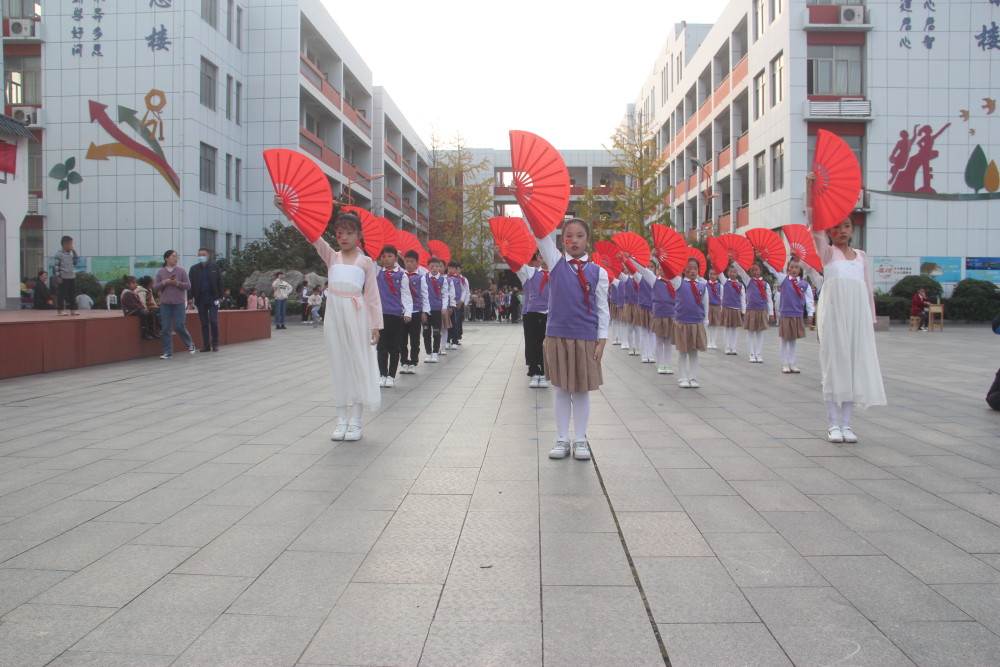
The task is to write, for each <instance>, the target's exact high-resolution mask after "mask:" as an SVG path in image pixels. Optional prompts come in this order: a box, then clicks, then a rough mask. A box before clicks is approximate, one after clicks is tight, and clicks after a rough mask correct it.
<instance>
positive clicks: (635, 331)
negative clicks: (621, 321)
mask: <svg viewBox="0 0 1000 667" xmlns="http://www.w3.org/2000/svg"><path fill="white" fill-rule="evenodd" d="M627 326H628V346H629V348H631V349H636V348H638V347H639V327H638V326H636V325H635V324H629V325H627Z"/></svg>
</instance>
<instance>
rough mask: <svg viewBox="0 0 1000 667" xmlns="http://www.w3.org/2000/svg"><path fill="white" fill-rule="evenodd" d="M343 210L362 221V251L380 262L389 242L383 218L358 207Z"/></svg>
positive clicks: (344, 207) (342, 208)
mask: <svg viewBox="0 0 1000 667" xmlns="http://www.w3.org/2000/svg"><path fill="white" fill-rule="evenodd" d="M341 210H342V211H344V212H346V213H353V214H354V215H356V216H358V218H360V219H361V249H362V250H364V252H365V254H366V255H368V256H369V257H371V258H372V259H374V260H376V261H378V256H379V255H380V254H381V253H382V248H383V247H384V246H385V244H386V243H388V242H389V238H390V237H387V236H386V235H385V227H383V226H382V218H377V217H375V215H374V214H373V213H372V212H371V211H366V210H365V209H363V208H360V207H358V206H343V207H341Z"/></svg>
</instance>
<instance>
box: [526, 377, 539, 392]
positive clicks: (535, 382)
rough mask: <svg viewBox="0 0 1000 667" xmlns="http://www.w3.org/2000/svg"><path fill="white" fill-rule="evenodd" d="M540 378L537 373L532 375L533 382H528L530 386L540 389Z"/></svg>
mask: <svg viewBox="0 0 1000 667" xmlns="http://www.w3.org/2000/svg"><path fill="white" fill-rule="evenodd" d="M538 380H539V378H538V376H537V375H532V376H531V382H529V383H528V386H529V387H531V388H532V389H538Z"/></svg>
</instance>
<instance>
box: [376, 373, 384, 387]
mask: <svg viewBox="0 0 1000 667" xmlns="http://www.w3.org/2000/svg"><path fill="white" fill-rule="evenodd" d="M378 386H380V387H384V386H385V376H384V375H383V376H382V377H380V378H379V379H378Z"/></svg>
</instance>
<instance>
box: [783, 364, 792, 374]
mask: <svg viewBox="0 0 1000 667" xmlns="http://www.w3.org/2000/svg"><path fill="white" fill-rule="evenodd" d="M781 372H782V373H791V372H792V369H791V368H789V367H788V364H782V365H781Z"/></svg>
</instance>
